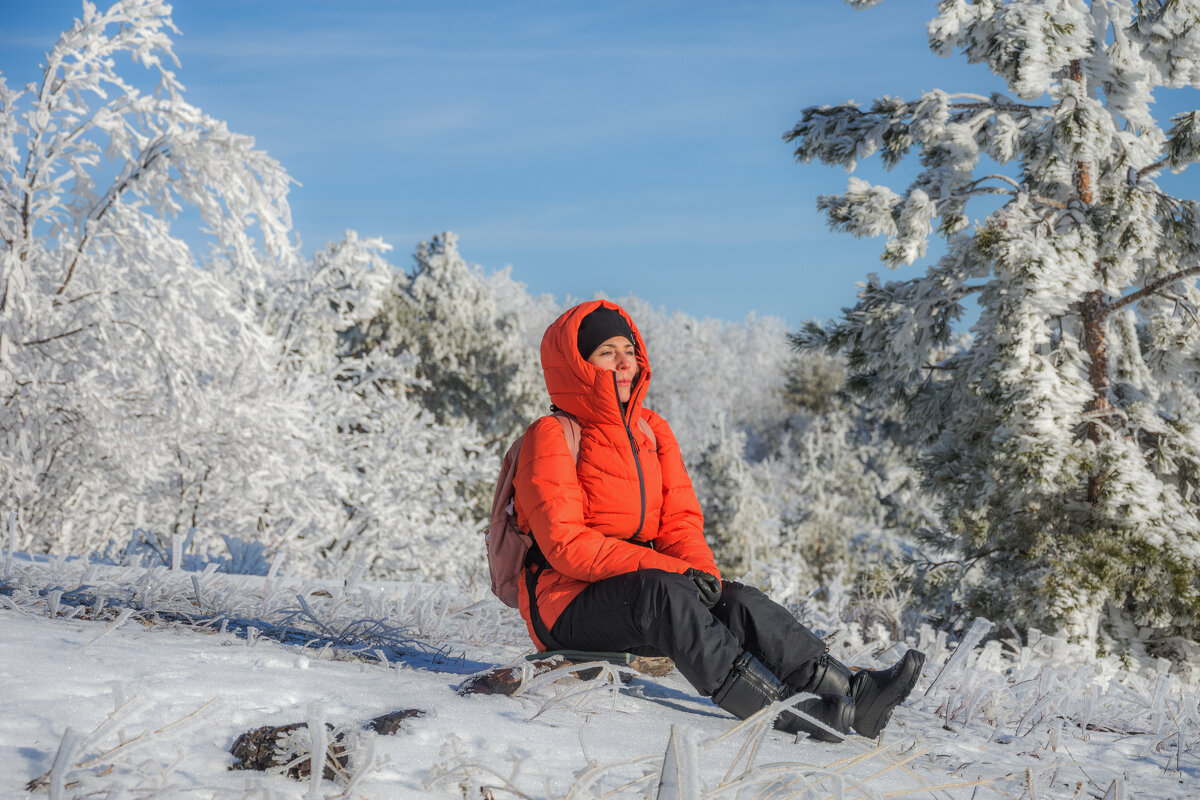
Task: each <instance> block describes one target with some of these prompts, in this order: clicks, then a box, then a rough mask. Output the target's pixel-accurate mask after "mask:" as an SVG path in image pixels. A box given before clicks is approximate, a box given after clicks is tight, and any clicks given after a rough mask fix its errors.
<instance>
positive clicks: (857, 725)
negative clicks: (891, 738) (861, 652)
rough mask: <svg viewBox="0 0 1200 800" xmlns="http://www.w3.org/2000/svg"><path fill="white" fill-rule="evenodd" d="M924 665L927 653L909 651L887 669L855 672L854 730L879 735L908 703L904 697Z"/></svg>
mask: <svg viewBox="0 0 1200 800" xmlns="http://www.w3.org/2000/svg"><path fill="white" fill-rule="evenodd" d="M830 661H833V659H830ZM834 663H836V662H834ZM924 664H925V654H924V653H921V652H919V651H917V650H909V651H908V652H907V653H905V654H904V657H903V658H901V659H900V660H899V661H897V662H896V663H895V664H893V665H892V666H890V667H888V668H887V669H872V670H866V669H864V670H860V671H859V672H856V673H854V675H853V676H852V677H851V678H850V699H852V700H853V701H854V730H856V731H858V733H859V734H861V735H862V736H865V737H867V738H868V739H874V738H875V737H877V736H879V732H880V731H882V730H883V728H884V726H885V725H887V724H888V720H890V719H891V718H892V711H893V710H894V709H895V708H896V706H898V705H900V704H901V703H903V702H904V698H906V697H908V693H909V692H911V691H912V688H913V687H914V686H916V684H917V678H919V677H921V667H922V666H923V665H924ZM839 666H841V665H840V664H839ZM843 669H845V667H843Z"/></svg>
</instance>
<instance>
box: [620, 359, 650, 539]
mask: <svg viewBox="0 0 1200 800" xmlns="http://www.w3.org/2000/svg"><path fill="white" fill-rule="evenodd" d="M613 390H614V391H616V393H617V409H618V410H620V408H621V390H620V387H619V386H617V373H616V372H615V371H614V372H613ZM629 401H630V402H631V403H632V402H633V397H632V396H630V398H629ZM621 424H622V425H624V426H625V434H626V435H627V436H628V437H629V447H630V449H632V450H633V465H634V466H635V467H637V476H638V492H639V493H640V494H641V500H642V508H641V515H640V516H639V517H638V526H637V530H636V531H634V532H633V535H632V536H630V537H629V540H630V541H637V537H638V536H640V535H641V533H642V526H643V525H645V524H646V478H645V476H643V475H642V460H641V459H640V458H638V446H637V442H636V441H634V438H633V430H632V429H631V428H630V427H629V420H627V419H626V418H625V413H624V412H623V411H622V413H621Z"/></svg>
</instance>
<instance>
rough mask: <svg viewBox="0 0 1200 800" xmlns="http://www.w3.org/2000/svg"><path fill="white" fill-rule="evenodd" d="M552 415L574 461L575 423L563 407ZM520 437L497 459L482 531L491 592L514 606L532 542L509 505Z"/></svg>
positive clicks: (650, 433) (577, 433)
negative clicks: (487, 519)
mask: <svg viewBox="0 0 1200 800" xmlns="http://www.w3.org/2000/svg"><path fill="white" fill-rule="evenodd" d="M553 416H555V417H557V418H558V421H559V423H560V424H561V425H562V429H563V436H565V437H566V439H567V449H568V450H570V451H571V457H572V458H573V459H574V460H575V461H576V462H578V461H579V436H580V429H579V423H578V422H577V421H576V420H575V418H574V417H572V416H571V415H570V414H568V413H567V412H565V411H555V412H554V414H553ZM638 422H639V423H641V428H642V430H643V431H644V432H645V434H646V436H648V437H649V438H650V444H651V445H653V446H655V447H657V443H656V441H655V438H654V431H653V430H651V428H650V425H649V424H648V423H647V422H646V420H645V419H644V418H643V419H639V420H638ZM524 439H525V435H524V434H522V435H520V436H518V437H517V440H516V441H515V442H513V443H512V445H511V446H510V447H509V448H508V452H507V453H505V454H504V459H503V460H502V461H501V462H500V479H499V480H498V481H497V482H496V493H495V494H494V495H492V517H491V521H490V522H489V523H488V528H487V531H486V532H485V533H484V540H485V541H486V542H487V557H488V569H489V570H490V571H491V573H492V594H494V595H496V597H499V598H500V599H501V600H502V601H504V604H505V605H507V606H511V607H512V608H516V607H517V597H518V589H517V587H518V586H519V585H520V582H521V579H522V578H523V577H524V574H525V556H526V555H527V554H528V553H529V548H530V547H532V545H533V537H532V536H530V535H529V534H528V533H525V532H524V531H522V530H521V528H520V527H519V526H518V525H517V513H516V510H515V509H514V508H513V495H514V490H513V480H514V479H515V478H516V477H517V457H518V456H519V455H520V454H521V442H522V441H523V440H524Z"/></svg>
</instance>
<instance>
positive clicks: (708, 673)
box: [550, 569, 825, 697]
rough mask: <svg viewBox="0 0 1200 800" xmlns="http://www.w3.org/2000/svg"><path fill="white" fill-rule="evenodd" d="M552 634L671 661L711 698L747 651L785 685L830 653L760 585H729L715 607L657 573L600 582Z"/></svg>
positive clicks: (685, 581)
mask: <svg viewBox="0 0 1200 800" xmlns="http://www.w3.org/2000/svg"><path fill="white" fill-rule="evenodd" d="M550 634H551V636H552V637H553V638H554V640H555V643H556V644H557V645H558V646H559V647H562V648H565V649H571V650H586V651H591V652H627V653H634V654H636V655H665V656H670V657H671V658H672V659H673V660H674V661H675V667H676V669H678V670H679V671H680V672H681V673H682V674H683V677H685V678H687V680H688V682H689V683H691V684H692V686H694V687H695V688H696V691H698V692H700V693H701V694H703V695H704V696H705V697H710V696H712V694H713V692H715V691H716V690H717V689H718V688H720V686H721V683H722V682H723V681H724V680H725V676H726V675H728V674H729V670H730V669H731V668H732V667H733V662H734V660H735V659H737V657H738V656H739V655H741V654H742V651H744V650H745V651H749V652H750V653H751V654H752V655H753V656H755V657H756V658H757V659H758V660H759V661H761V662H762V663H763V665H764V666H766V667H767V669H769V670H771V672H773V673H774V674H775V675H776V677H778V678H780V679H781V680H786V679H787V677H788V676H789V675H790V674H792V673H794V672H796V671H797V670H799V669H800V668H801V667H804V666H806V665H809V664H810V663H811V662H814V660H815V659H817V658H818V657H820V656H821V655H822V654H823V653H824V652H825V643H824V642H823V641H821V638H820V637H819V636H817V635H816V634H815V633H813V632H812V631H810V630H809V629H808V628H806V627H804V626H803V625H801V624H800V622H799V621H797V620H796V618H795V617H793V616H792V615H791V614H790V613H789V612H788V610H787V609H785V608H783V607H782V606H780V605H779V604H778V603H776V602H775V601H774V600H772V599H770V598H769V597H767V596H766V595H765V594H763V593H762V592H760V591H758V590H757V589H755V588H753V587H750V586H743V585H742V584H740V583H735V582H733V581H723V582H722V585H721V599H720V601H719V602H718V603H717V604H716V606H714V607H713V608H712V609H711V610H710V609H707V608H705V607H704V604H703V603H701V602H700V595H699V592H698V591H697V590H696V585H695V584H694V583H692V581H691V579H690V578H688V577H686V576H684V575H679V574H677V573H674V572H665V571H663V570H658V569H647V570H639V571H637V572H630V573H626V574H625V575H618V576H616V577H614V578H606V579H605V580H602V581H597V582H596V583H593V584H592V585H591V586H589V587H587V588H586V589H584V590H583V592H582V593H581V594H580V595H579V596H578V597H576V598H575V599H574V600H572V601H571V604H570V605H568V606H567V607H566V609H565V610H564V611H563V612H562V614H561V615H560V616H559V618H558V620H556V621H555V623H554V627H553V628H552V629H551V631H550Z"/></svg>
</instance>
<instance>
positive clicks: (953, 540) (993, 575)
mask: <svg viewBox="0 0 1200 800" xmlns="http://www.w3.org/2000/svg"><path fill="white" fill-rule="evenodd" d="M860 4H861V5H869V4H870V3H860ZM928 31H929V39H930V44H931V47H932V48H933V50H934V51H935V52H937V53H939V54H941V55H949V54H951V53H952V52H953V51H954V50H959V51H961V53H962V54H963V55H965V56H966V58H967V60H968V61H969V62H971V63H982V64H986V65H987V66H988V68H989V69H990V70H991V71H992V72H994V73H995V74H996V75H997V76H999V77H1000V78H1001V79H1002V80H1003V81H1004V82H1005V84H1006V85H1007V87H1008V94H1007V95H1006V94H1003V93H987V94H978V93H974V94H969V93H950V92H946V91H940V90H937V91H931V92H927V93H926V94H924V95H922V96H920V97H918V98H916V99H914V100H900V99H896V98H893V97H883V98H881V99H879V100H876V101H875V102H874V103H873V104H872V105H871V106H869V107H867V108H861V107H859V106H857V105H854V104H847V105H844V106H838V107H821V108H810V109H807V110H806V111H805V112H804V114H803V117H802V119H801V121H800V122H799V123H798V124H797V125H796V127H795V128H794V129H793V130H792V131H791V132H790V133H789V134H787V139H788V140H790V141H792V142H793V143H794V144H795V145H796V156H797V158H798V159H799V160H800V161H805V162H807V161H811V160H814V159H816V160H819V161H823V162H826V163H830V164H839V165H842V166H844V167H846V168H847V169H848V170H853V169H854V168H855V166H856V165H857V163H858V162H859V161H860V160H862V159H865V158H867V157H869V156H872V155H878V156H879V157H880V158H881V159H882V160H883V163H884V164H885V165H886V166H888V167H891V166H893V165H895V164H897V163H898V162H900V161H901V160H902V159H904V158H905V157H906V156H908V155H909V153H910V152H912V151H913V150H916V151H917V153H918V155H919V160H920V171H919V174H918V175H917V176H916V179H915V180H914V181H913V182H912V183H911V184H910V185H909V186H908V187H907V189H905V190H904V192H903V193H896V192H894V191H892V190H891V189H888V188H886V187H883V186H872V185H869V184H867V183H866V182H865V181H862V180H859V179H854V178H852V179H851V180H850V185H849V188H848V190H847V191H846V192H845V193H844V194H841V195H837V196H829V197H822V198H820V200H819V207H820V208H821V209H822V210H823V211H824V212H825V213H826V214H827V216H828V218H829V221H830V224H831V225H832V226H833V227H834V228H836V229H838V230H843V231H847V232H849V233H851V234H854V235H856V236H879V235H885V236H887V244H886V246H885V247H884V252H883V260H884V262H885V263H886V264H887V265H889V266H893V267H894V266H898V265H903V264H911V263H912V262H914V261H916V260H917V259H919V258H921V257H922V256H924V255H925V254H926V248H927V243H928V240H929V238H930V236H931V235H932V234H933V233H934V232H935V231H936V232H937V233H938V234H940V235H941V236H942V237H944V239H945V243H946V244H945V247H946V253H945V255H944V256H943V257H941V258H940V259H939V260H938V261H937V262H936V263H935V264H932V265H931V266H929V267H928V269H927V270H926V271H925V274H924V275H923V276H921V277H917V278H914V279H912V280H905V281H894V282H888V283H882V282H880V281H879V280H878V279H876V278H874V277H872V278H871V280H870V281H869V282H868V283H867V284H866V285H865V286H863V288H862V290H861V291H860V294H859V301H858V304H857V306H856V307H855V308H853V309H851V310H849V311H848V313H847V314H846V315H845V316H844V318H843V319H842V320H841V321H838V322H835V323H834V324H831V325H830V326H828V327H826V328H825V329H821V328H819V327H818V326H809V327H808V329H807V330H805V331H803V332H802V333H801V334H800V335H799V337H798V338H799V339H800V341H801V342H802V343H804V344H807V345H812V346H818V345H827V346H830V347H832V348H835V349H838V350H841V351H843V352H844V353H845V354H846V357H847V363H848V366H849V369H850V371H851V385H852V386H855V387H857V388H858V389H860V390H862V391H863V392H864V393H865V394H866V395H867V396H868V397H872V398H874V399H876V400H880V401H886V402H890V403H895V404H896V406H897V408H899V409H900V411H899V413H900V415H901V419H902V420H903V421H904V423H905V424H906V426H907V427H908V428H909V430H910V431H911V432H912V433H913V434H914V436H915V437H916V438H917V439H918V440H919V441H920V442H921V443H922V444H923V446H924V452H925V457H924V460H923V467H924V471H925V474H926V475H927V477H928V479H929V480H930V482H931V484H932V485H933V486H935V487H937V488H938V489H939V490H940V491H941V492H942V495H943V497H944V500H945V505H944V508H943V511H944V516H945V520H946V523H947V528H946V530H945V532H944V536H941V537H937V540H936V541H934V542H933V544H934V545H937V546H941V547H945V548H950V549H953V550H955V551H957V553H958V557H957V559H955V560H956V561H957V562H958V564H959V565H960V566H961V567H964V568H969V567H974V569H967V570H966V571H967V572H968V573H969V575H968V576H967V577H968V579H969V580H970V581H971V582H972V583H971V585H972V586H973V588H972V590H971V594H970V601H971V603H972V604H973V607H974V608H975V609H976V610H977V611H981V612H983V613H984V614H986V615H988V616H989V617H991V618H993V619H997V618H1004V619H1009V620H1011V621H1013V622H1015V623H1017V624H1026V625H1038V626H1047V625H1050V626H1063V627H1065V629H1066V630H1068V631H1069V632H1070V633H1072V634H1074V635H1078V636H1081V637H1084V638H1087V637H1090V636H1092V635H1094V634H1095V632H1096V624H1097V622H1098V620H1099V619H1100V616H1101V611H1102V609H1103V608H1104V607H1105V605H1106V604H1107V607H1108V608H1109V609H1110V610H1111V611H1112V612H1114V613H1120V614H1127V615H1129V616H1131V617H1132V618H1133V619H1134V620H1135V621H1136V623H1137V624H1139V625H1145V626H1152V627H1158V628H1170V627H1172V626H1178V627H1182V628H1184V629H1186V630H1189V631H1191V632H1192V634H1193V635H1195V634H1196V632H1198V631H1200V581H1198V578H1197V575H1198V574H1200V570H1198V566H1200V561H1198V559H1200V520H1198V519H1197V499H1198V498H1197V495H1196V492H1197V488H1200V484H1198V481H1200V429H1198V428H1197V425H1196V419H1197V412H1200V395H1198V390H1200V380H1198V378H1200V326H1198V325H1197V324H1196V323H1197V316H1196V310H1197V306H1198V304H1200V292H1198V291H1197V287H1196V276H1197V275H1200V227H1198V225H1197V212H1198V207H1197V204H1196V202H1195V201H1193V200H1185V199H1179V198H1175V197H1172V196H1171V195H1170V194H1169V193H1168V192H1167V191H1166V189H1165V188H1163V187H1162V186H1161V185H1160V179H1161V178H1162V177H1163V176H1164V174H1165V173H1166V172H1181V171H1183V170H1185V169H1186V168H1187V167H1188V166H1189V165H1191V164H1192V163H1193V162H1194V161H1196V160H1197V159H1198V158H1200V113H1197V112H1191V113H1184V114H1179V115H1177V116H1175V117H1174V118H1173V120H1172V121H1171V124H1170V126H1169V128H1167V129H1166V130H1164V129H1163V128H1162V127H1160V125H1159V124H1158V123H1157V122H1156V120H1155V118H1154V117H1153V115H1152V114H1151V104H1152V102H1153V100H1154V95H1153V91H1154V90H1155V89H1157V88H1161V87H1168V88H1178V87H1192V88H1194V87H1196V86H1198V85H1200V9H1198V8H1197V6H1196V4H1195V3H1191V2H1172V1H1171V0H1167V1H1166V2H1160V1H1159V0H1141V1H1140V2H1132V0H1092V2H1085V1H1084V0H1009V1H1008V2H1005V1H1003V0H979V1H978V2H967V1H966V0H943V2H941V3H940V4H939V5H938V11H937V16H936V18H935V19H933V21H932V22H930V23H929V26H928ZM981 197H982V198H986V199H985V200H984V201H982V202H983V203H984V205H983V206H982V207H981V208H980V209H979V213H983V214H985V215H986V216H984V217H983V218H982V219H981V220H980V221H978V222H976V223H974V224H972V223H971V222H970V221H969V219H968V217H967V205H968V202H969V201H971V200H972V199H975V198H981ZM973 207H974V206H973ZM972 298H973V299H975V300H976V301H977V302H978V305H979V318H978V321H977V322H976V323H975V324H974V325H973V326H972V327H971V334H972V336H971V339H970V341H969V343H967V344H966V345H965V346H962V347H958V346H956V342H955V340H954V336H955V333H954V328H953V326H954V323H955V322H956V321H957V320H959V319H961V318H962V316H963V314H964V311H965V309H964V303H966V302H967V301H968V300H970V299H972Z"/></svg>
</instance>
